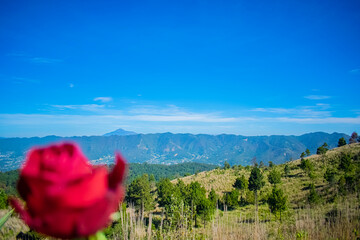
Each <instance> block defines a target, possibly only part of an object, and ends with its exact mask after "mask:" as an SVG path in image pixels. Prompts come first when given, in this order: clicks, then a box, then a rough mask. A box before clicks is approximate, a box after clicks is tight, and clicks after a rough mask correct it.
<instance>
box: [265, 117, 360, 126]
mask: <svg viewBox="0 0 360 240" xmlns="http://www.w3.org/2000/svg"><path fill="white" fill-rule="evenodd" d="M269 120H271V121H279V122H288V123H301V124H360V117H352V118H350V117H344V118H337V117H328V118H287V117H282V118H274V119H269Z"/></svg>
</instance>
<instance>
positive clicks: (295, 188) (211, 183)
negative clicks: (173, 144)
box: [172, 143, 360, 205]
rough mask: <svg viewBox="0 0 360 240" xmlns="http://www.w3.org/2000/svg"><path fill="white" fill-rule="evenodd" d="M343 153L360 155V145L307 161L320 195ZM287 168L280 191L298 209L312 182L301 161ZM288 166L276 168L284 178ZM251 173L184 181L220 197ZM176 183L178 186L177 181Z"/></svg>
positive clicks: (203, 175) (221, 172)
mask: <svg viewBox="0 0 360 240" xmlns="http://www.w3.org/2000/svg"><path fill="white" fill-rule="evenodd" d="M341 152H346V153H352V154H353V155H355V154H360V143H356V144H351V145H346V146H342V147H339V148H334V149H332V150H329V151H328V152H327V153H326V154H325V155H324V156H321V155H316V154H315V155H311V156H309V157H306V158H305V159H309V160H310V161H311V162H312V163H313V164H314V167H315V169H314V173H315V178H314V182H315V186H316V188H317V190H318V191H320V192H322V191H324V189H325V188H326V187H328V183H327V182H326V181H325V179H324V178H323V176H324V173H325V171H326V167H327V166H329V165H330V163H329V159H333V158H337V156H338V155H339V154H340V153H341ZM287 164H289V166H290V175H289V177H284V176H283V177H282V179H281V180H282V183H281V184H280V187H281V188H282V189H283V190H284V192H285V193H286V194H287V195H288V197H289V199H290V201H291V203H293V204H297V205H298V204H300V203H302V202H303V201H304V198H305V196H306V195H307V193H308V189H307V187H308V185H309V184H310V183H311V182H312V180H311V179H310V178H309V177H308V176H307V174H305V173H304V171H303V170H301V169H300V168H299V167H298V166H299V164H300V159H297V160H294V161H291V162H289V163H287ZM284 166H285V164H281V165H276V166H275V167H274V168H275V169H277V170H278V171H280V172H281V173H282V174H283V173H284ZM269 170H270V168H269V167H264V168H262V172H263V173H264V177H265V182H266V184H265V186H264V188H263V189H262V190H261V193H262V195H264V194H265V193H267V192H270V191H271V185H270V183H269V182H268V181H267V176H268V174H269ZM250 172H251V170H250V168H249V169H246V168H244V167H242V168H241V170H238V169H236V167H235V169H233V168H232V169H227V170H224V169H214V170H211V171H208V172H200V173H198V174H195V175H191V176H187V177H183V178H181V180H183V181H184V182H185V184H189V183H191V182H192V181H198V182H199V183H200V184H201V185H202V186H204V187H205V188H206V190H207V191H208V192H209V191H210V190H211V189H212V188H213V189H214V190H215V191H216V192H217V194H219V195H223V194H224V193H225V192H229V191H231V190H233V189H234V188H233V187H232V185H233V184H234V182H235V179H236V178H237V177H240V176H241V175H243V174H244V175H245V178H246V179H248V178H249V176H250ZM172 182H173V183H176V182H177V179H175V180H173V181H172ZM325 197H326V196H325Z"/></svg>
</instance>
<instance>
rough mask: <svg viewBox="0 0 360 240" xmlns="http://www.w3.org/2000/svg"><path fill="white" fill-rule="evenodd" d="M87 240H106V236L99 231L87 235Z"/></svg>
mask: <svg viewBox="0 0 360 240" xmlns="http://www.w3.org/2000/svg"><path fill="white" fill-rule="evenodd" d="M89 240H107V238H106V236H105V234H104V233H103V232H102V231H99V232H97V233H96V234H95V235H92V236H89Z"/></svg>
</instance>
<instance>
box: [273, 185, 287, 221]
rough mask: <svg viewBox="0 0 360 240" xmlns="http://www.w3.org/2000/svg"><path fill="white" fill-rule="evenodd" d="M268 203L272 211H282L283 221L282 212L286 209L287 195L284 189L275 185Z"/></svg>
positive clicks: (274, 212)
mask: <svg viewBox="0 0 360 240" xmlns="http://www.w3.org/2000/svg"><path fill="white" fill-rule="evenodd" d="M268 204H269V208H270V211H271V212H272V213H273V214H275V216H276V213H278V212H280V221H281V212H282V211H284V210H286V207H287V206H286V204H287V196H285V194H284V192H283V190H281V189H280V188H277V187H273V189H272V192H271V194H270V196H269V198H268Z"/></svg>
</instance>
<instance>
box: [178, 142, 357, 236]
mask: <svg viewBox="0 0 360 240" xmlns="http://www.w3.org/2000/svg"><path fill="white" fill-rule="evenodd" d="M341 153H351V154H352V156H355V155H357V156H360V143H357V144H351V145H346V146H343V147H340V148H335V149H332V150H329V151H328V152H327V153H326V154H325V155H323V156H320V155H312V156H309V157H307V159H309V160H310V161H311V162H312V163H313V164H314V173H315V177H314V179H310V178H309V176H308V175H307V174H306V173H304V171H303V170H301V169H300V168H299V164H300V161H301V160H300V159H298V160H294V161H292V162H289V163H288V164H289V166H290V169H291V171H290V175H289V177H284V176H283V177H282V183H281V184H280V188H281V189H283V191H284V192H285V194H286V195H287V196H288V200H289V203H288V210H287V211H286V212H285V213H283V219H284V220H283V222H281V223H280V222H279V221H274V220H276V218H275V216H274V215H272V214H271V213H270V211H269V208H268V205H267V204H266V203H262V204H261V205H260V206H259V220H260V223H259V224H254V223H253V222H254V219H255V209H254V205H247V206H245V207H239V208H237V209H236V210H233V211H228V212H222V213H220V212H221V211H219V212H218V215H217V217H215V219H214V220H213V222H212V224H211V226H210V225H209V226H208V228H207V230H203V231H204V234H205V235H207V236H211V238H213V239H337V238H340V239H352V238H353V237H354V236H355V235H354V234H355V233H354V230H355V229H356V230H357V231H358V232H359V230H360V227H359V226H360V225H359V224H360V221H359V219H360V217H359V216H360V209H359V199H358V197H357V196H356V195H355V194H349V195H347V196H345V197H338V198H337V200H336V201H329V199H331V198H332V197H333V196H334V195H335V191H334V189H333V188H331V187H330V185H329V184H328V183H327V182H326V181H325V179H324V177H323V176H324V173H325V171H326V168H327V167H336V166H338V163H339V156H340V154H341ZM275 168H276V169H277V170H279V171H280V172H281V173H283V172H284V164H282V165H277V166H275ZM250 171H251V170H250V168H249V169H246V168H241V170H237V169H236V168H235V169H227V170H223V169H214V170H212V171H209V172H201V173H198V174H196V175H192V176H188V177H184V178H182V180H183V181H184V182H185V183H186V184H189V183H190V182H192V181H198V182H199V183H200V184H201V185H202V186H204V187H205V188H206V190H207V191H210V190H211V189H212V188H214V190H215V191H216V192H217V193H218V194H220V195H223V194H224V193H225V192H229V191H231V190H233V187H232V185H233V183H234V182H235V179H236V178H237V177H238V176H241V175H242V174H244V175H245V177H246V178H248V177H249V175H250ZM262 172H263V173H264V175H265V182H266V184H265V186H264V188H263V189H262V190H261V193H260V196H261V197H260V200H261V198H264V197H265V196H266V195H267V194H269V193H270V191H271V185H270V183H269V182H268V180H267V176H268V173H269V168H268V167H265V168H262ZM176 181H177V180H174V181H173V182H174V183H175V182H176ZM311 182H313V183H314V184H315V187H316V190H317V192H318V193H319V195H320V196H321V198H322V200H321V202H320V203H319V204H317V205H315V206H312V207H310V206H309V205H308V203H307V196H308V194H309V189H308V186H309V184H310V183H311ZM334 211H335V214H338V215H341V216H342V217H338V218H336V220H335V224H330V223H329V222H328V220H327V219H328V217H327V216H328V215H329V213H330V212H334ZM219 213H220V214H219ZM249 222H250V223H252V224H249ZM214 229H215V230H214ZM214 231H215V232H214Z"/></svg>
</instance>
